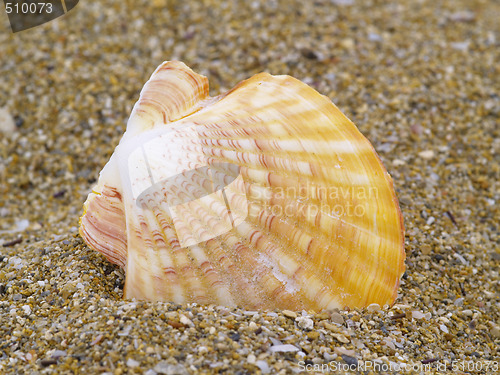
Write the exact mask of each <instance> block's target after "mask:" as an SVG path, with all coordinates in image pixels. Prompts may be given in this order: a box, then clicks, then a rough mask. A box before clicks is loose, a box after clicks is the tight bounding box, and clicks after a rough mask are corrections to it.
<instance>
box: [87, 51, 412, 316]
mask: <svg viewBox="0 0 500 375" xmlns="http://www.w3.org/2000/svg"><path fill="white" fill-rule="evenodd" d="M80 234H81V236H82V237H83V238H84V240H85V242H86V243H87V244H88V245H89V246H90V247H91V248H93V249H95V250H97V251H99V252H101V253H102V254H104V256H105V257H106V258H107V259H108V260H109V261H110V262H112V263H115V264H118V265H120V266H121V267H123V268H124V269H125V271H126V282H125V290H124V297H125V298H137V299H147V300H162V301H175V302H177V303H187V302H197V303H203V304H220V305H226V306H234V305H239V306H241V307H244V308H248V309H255V308H261V309H274V308H280V309H289V310H300V309H307V310H317V311H319V310H321V309H324V308H328V309H331V308H343V307H346V306H348V307H363V306H368V305H370V304H373V303H377V304H379V305H380V306H383V305H385V304H392V303H393V302H394V300H395V298H396V292H397V289H398V286H399V280H400V278H401V275H402V274H403V272H404V259H405V252H404V228H403V221H402V216H401V212H400V209H399V205H398V201H397V198H396V196H395V193H394V189H393V186H392V179H391V177H390V176H389V174H388V173H387V171H386V169H385V168H384V166H383V165H382V162H381V161H380V159H379V157H378V155H377V154H376V152H375V150H374V149H373V147H372V145H371V144H370V142H369V141H368V140H367V139H366V138H365V137H364V136H363V135H362V134H361V133H360V132H359V131H358V129H357V128H356V126H355V125H354V124H353V123H352V122H351V121H350V120H349V119H348V118H347V117H345V116H344V115H343V114H342V113H341V112H340V110H339V109H338V108H337V107H336V106H335V105H334V104H333V103H332V102H331V101H330V100H329V99H328V98H327V97H325V96H322V95H320V94H319V93H318V92H316V91H315V90H314V89H312V88H311V87H309V86H307V85H306V84H304V83H302V82H300V81H299V80H296V79H294V78H292V77H290V76H285V75H282V76H272V75H269V74H266V73H261V74H257V75H255V76H253V77H252V78H250V79H247V80H245V81H243V82H241V83H239V84H238V85H237V86H236V87H235V88H233V89H232V90H230V91H229V92H227V93H225V94H222V95H219V96H216V97H209V96H208V80H207V78H206V77H204V76H201V75H199V74H196V73H194V72H193V71H192V70H191V69H189V68H188V67H187V66H186V65H184V64H183V63H181V62H176V61H171V62H165V63H163V64H161V65H160V66H159V67H158V68H157V69H156V71H155V72H154V73H153V75H152V76H151V79H150V80H149V81H148V82H147V83H146V85H145V86H144V88H143V90H142V92H141V95H140V99H139V101H138V102H137V103H136V105H135V106H134V109H133V111H132V114H131V116H130V119H129V121H128V123H127V129H126V132H125V133H124V135H123V138H122V139H121V141H120V144H119V145H118V146H117V147H116V149H115V152H114V153H113V155H112V156H111V159H110V160H109V162H108V163H107V164H106V166H105V167H104V169H103V170H102V171H101V173H100V176H99V181H98V184H97V186H96V187H94V189H93V190H92V192H91V193H90V194H89V196H88V199H87V201H86V202H85V204H84V214H83V216H82V217H81V220H80Z"/></svg>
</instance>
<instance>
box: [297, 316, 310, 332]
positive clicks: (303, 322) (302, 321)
mask: <svg viewBox="0 0 500 375" xmlns="http://www.w3.org/2000/svg"><path fill="white" fill-rule="evenodd" d="M295 321H296V322H297V325H298V326H299V327H300V328H302V329H305V330H311V329H313V328H314V321H313V320H312V319H310V318H308V317H305V316H299V317H297V318H296V319H295Z"/></svg>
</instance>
